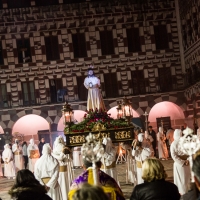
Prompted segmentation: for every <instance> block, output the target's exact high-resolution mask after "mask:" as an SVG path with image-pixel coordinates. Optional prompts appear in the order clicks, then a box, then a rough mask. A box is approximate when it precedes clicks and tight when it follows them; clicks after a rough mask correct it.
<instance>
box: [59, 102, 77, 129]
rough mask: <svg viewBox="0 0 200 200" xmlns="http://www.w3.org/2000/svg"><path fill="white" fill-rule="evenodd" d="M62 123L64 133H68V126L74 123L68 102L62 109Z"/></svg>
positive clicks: (72, 112)
mask: <svg viewBox="0 0 200 200" xmlns="http://www.w3.org/2000/svg"><path fill="white" fill-rule="evenodd" d="M61 111H62V116H63V118H64V119H63V123H64V125H65V133H69V132H70V126H71V125H72V124H73V123H74V111H73V109H72V108H71V105H70V104H68V102H65V104H64V105H63V108H62V110H61Z"/></svg>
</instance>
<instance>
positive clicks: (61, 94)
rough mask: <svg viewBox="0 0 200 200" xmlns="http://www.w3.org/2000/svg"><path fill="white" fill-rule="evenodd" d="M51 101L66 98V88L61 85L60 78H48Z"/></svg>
mask: <svg viewBox="0 0 200 200" xmlns="http://www.w3.org/2000/svg"><path fill="white" fill-rule="evenodd" d="M49 89H50V94H49V96H50V98H51V103H56V102H64V101H66V100H67V94H68V91H67V88H66V87H63V83H62V79H61V78H59V79H51V80H49Z"/></svg>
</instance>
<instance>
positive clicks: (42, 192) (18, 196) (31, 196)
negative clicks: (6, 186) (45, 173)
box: [8, 169, 52, 200]
mask: <svg viewBox="0 0 200 200" xmlns="http://www.w3.org/2000/svg"><path fill="white" fill-rule="evenodd" d="M8 193H9V194H10V196H11V199H15V200H52V198H50V197H49V196H48V195H47V194H46V193H47V190H46V188H45V186H42V185H41V184H40V183H39V181H38V180H36V179H35V177H34V175H33V173H32V172H31V171H29V170H28V169H22V170H20V171H18V172H17V177H16V180H15V184H14V185H13V187H12V188H11V189H10V190H9V192H8Z"/></svg>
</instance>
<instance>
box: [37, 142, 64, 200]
mask: <svg viewBox="0 0 200 200" xmlns="http://www.w3.org/2000/svg"><path fill="white" fill-rule="evenodd" d="M34 175H35V178H36V179H37V180H38V181H40V183H41V184H42V185H44V182H43V181H42V179H43V178H47V177H48V178H49V179H50V180H49V181H48V183H46V184H45V185H46V186H47V187H49V191H48V193H47V195H49V196H50V197H51V198H52V199H53V200H62V194H61V190H60V185H59V183H58V177H59V163H58V161H57V160H56V159H55V158H54V157H53V156H52V155H51V147H50V146H49V144H48V143H47V144H44V146H43V150H42V156H41V157H40V158H39V159H38V160H37V162H36V164H35V169H34ZM63 200H64V199H63Z"/></svg>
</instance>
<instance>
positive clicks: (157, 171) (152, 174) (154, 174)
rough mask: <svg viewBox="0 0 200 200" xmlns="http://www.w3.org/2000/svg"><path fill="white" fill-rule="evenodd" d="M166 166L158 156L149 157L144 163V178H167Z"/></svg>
mask: <svg viewBox="0 0 200 200" xmlns="http://www.w3.org/2000/svg"><path fill="white" fill-rule="evenodd" d="M166 177H167V174H166V172H165V169H164V166H163V165H162V163H161V162H160V161H159V160H158V159H156V158H147V159H146V160H145V161H144V163H143V164H142V178H143V180H144V181H146V182H151V181H155V180H161V179H166Z"/></svg>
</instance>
